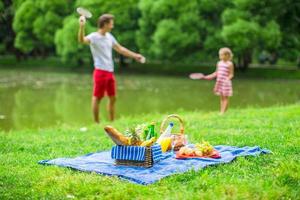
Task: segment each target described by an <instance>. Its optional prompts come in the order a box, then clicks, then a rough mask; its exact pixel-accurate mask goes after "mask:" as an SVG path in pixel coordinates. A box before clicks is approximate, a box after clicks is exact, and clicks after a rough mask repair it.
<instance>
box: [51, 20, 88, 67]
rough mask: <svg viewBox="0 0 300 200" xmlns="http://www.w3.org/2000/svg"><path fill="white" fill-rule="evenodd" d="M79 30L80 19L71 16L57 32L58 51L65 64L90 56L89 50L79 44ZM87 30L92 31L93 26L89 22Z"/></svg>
mask: <svg viewBox="0 0 300 200" xmlns="http://www.w3.org/2000/svg"><path fill="white" fill-rule="evenodd" d="M78 29H79V24H78V18H77V17H75V16H69V17H67V18H66V19H65V20H64V23H63V28H62V29H59V30H58V31H57V32H56V35H55V44H56V51H57V53H58V55H60V56H61V57H62V60H63V61H64V62H67V61H73V62H74V61H75V62H77V61H79V60H80V59H83V58H84V57H87V56H90V55H89V54H88V51H87V48H84V45H82V44H80V43H79V42H78V39H77V34H78ZM86 29H87V30H88V31H91V30H92V26H91V25H90V23H89V22H88V23H87V24H86Z"/></svg>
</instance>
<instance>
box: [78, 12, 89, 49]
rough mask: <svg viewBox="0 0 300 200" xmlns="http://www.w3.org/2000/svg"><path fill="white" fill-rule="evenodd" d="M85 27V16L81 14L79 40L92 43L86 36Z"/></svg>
mask: <svg viewBox="0 0 300 200" xmlns="http://www.w3.org/2000/svg"><path fill="white" fill-rule="evenodd" d="M84 27H85V17H83V16H81V17H80V18H79V31H78V42H80V43H82V44H90V40H89V39H87V38H86V37H85V33H84Z"/></svg>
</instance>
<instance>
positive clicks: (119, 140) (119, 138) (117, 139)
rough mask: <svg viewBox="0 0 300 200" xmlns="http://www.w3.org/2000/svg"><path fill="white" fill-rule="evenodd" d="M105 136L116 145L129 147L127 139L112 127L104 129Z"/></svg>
mask: <svg viewBox="0 0 300 200" xmlns="http://www.w3.org/2000/svg"><path fill="white" fill-rule="evenodd" d="M104 130H105V132H106V134H107V135H108V136H109V137H110V138H111V139H112V141H113V142H114V143H116V144H117V145H129V139H128V138H127V137H126V136H124V135H123V134H122V133H120V132H119V131H118V130H117V129H115V128H114V127H112V126H106V127H104Z"/></svg>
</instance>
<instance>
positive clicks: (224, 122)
mask: <svg viewBox="0 0 300 200" xmlns="http://www.w3.org/2000/svg"><path fill="white" fill-rule="evenodd" d="M178 114H180V115H181V116H182V117H183V118H184V120H185V121H186V133H187V134H188V135H189V138H190V141H191V142H196V141H201V140H202V139H205V140H208V141H210V142H211V143H212V144H213V145H218V144H224V145H234V146H254V145H259V146H260V147H262V148H267V149H270V150H272V151H273V154H267V155H261V156H259V157H241V158H238V159H236V160H235V161H233V162H232V163H229V164H225V165H218V166H213V167H208V168H206V169H203V170H200V171H189V172H187V173H185V174H179V175H173V176H170V177H167V178H164V179H162V180H161V181H159V182H157V183H155V184H152V185H148V186H143V185H136V184H132V183H130V182H127V181H124V180H120V179H118V178H116V177H107V176H102V175H97V174H94V173H85V172H79V171H75V170H71V169H67V168H61V167H56V166H43V165H39V164H37V162H38V161H39V160H43V159H53V158H58V157H73V156H79V155H83V154H87V153H90V152H96V151H101V150H107V149H110V147H111V146H112V142H111V141H110V139H108V137H107V136H106V135H105V134H104V132H103V126H104V125H105V124H107V122H103V123H102V125H100V126H96V125H90V126H87V127H88V131H87V132H80V131H79V128H80V127H70V126H68V125H61V126H59V127H53V128H47V129H39V130H21V131H11V132H8V133H7V132H0V199H299V198H300V161H299V158H300V105H299V104H295V105H290V106H278V107H271V108H248V109H236V110H233V109H232V110H229V112H228V113H227V114H226V115H225V116H219V115H218V113H217V112H184V111H182V112H179V113H178ZM164 116H165V114H159V113H154V114H148V115H142V116H136V117H123V118H120V119H118V120H116V121H115V122H114V123H113V125H114V126H115V127H117V128H119V129H121V130H122V129H124V128H125V127H128V126H131V125H134V124H137V123H141V122H151V121H161V120H162V119H163V117H164Z"/></svg>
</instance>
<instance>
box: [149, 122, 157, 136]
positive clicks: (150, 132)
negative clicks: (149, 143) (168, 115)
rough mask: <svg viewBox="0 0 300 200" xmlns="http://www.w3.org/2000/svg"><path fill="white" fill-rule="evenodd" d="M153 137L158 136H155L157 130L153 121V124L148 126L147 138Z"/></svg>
mask: <svg viewBox="0 0 300 200" xmlns="http://www.w3.org/2000/svg"><path fill="white" fill-rule="evenodd" d="M152 137H156V136H155V131H154V123H151V124H150V125H149V126H148V135H147V140H150V139H151V138H152Z"/></svg>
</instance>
